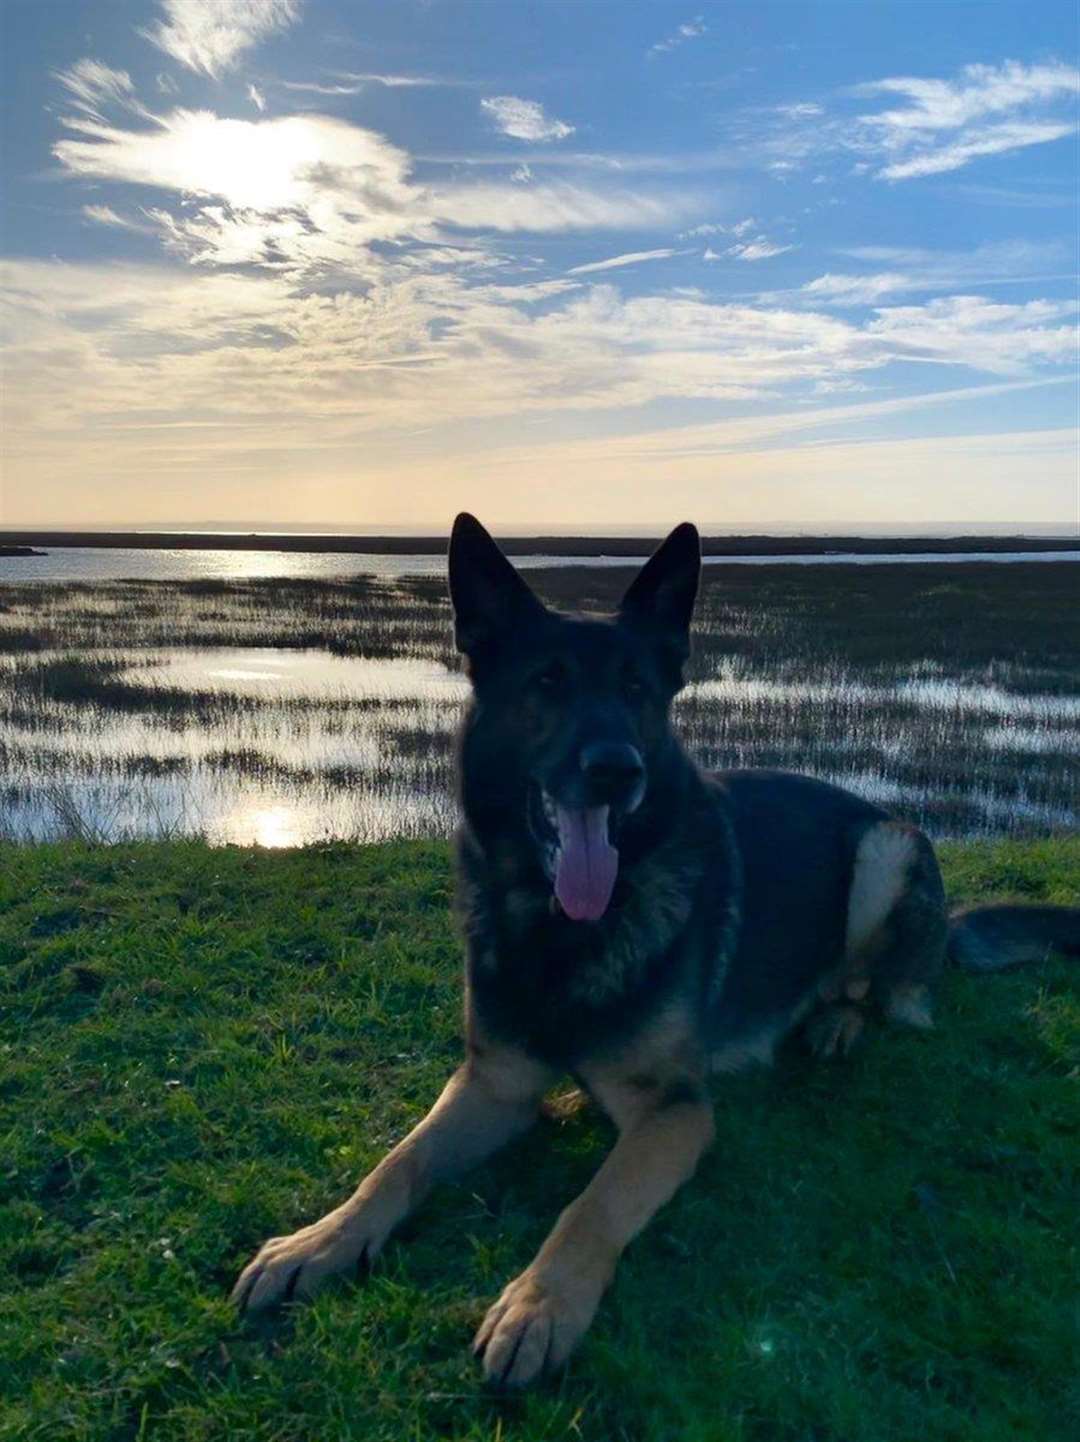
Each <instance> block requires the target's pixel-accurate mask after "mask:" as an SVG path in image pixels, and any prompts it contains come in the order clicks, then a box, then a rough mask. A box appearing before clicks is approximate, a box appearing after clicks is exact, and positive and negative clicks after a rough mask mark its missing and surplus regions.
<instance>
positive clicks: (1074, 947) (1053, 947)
mask: <svg viewBox="0 0 1080 1442" xmlns="http://www.w3.org/2000/svg"><path fill="white" fill-rule="evenodd" d="M1052 952H1061V953H1063V954H1064V955H1066V956H1077V957H1080V908H1078V907H1073V906H973V907H970V908H968V909H966V910H963V911H958V912H955V913H954V914H953V915H952V916H951V917H950V918H949V960H950V961H951V962H952V963H953V965H954V966H959V967H961V968H962V969H963V970H964V971H1001V970H1003V969H1004V968H1005V967H1007V966H1022V965H1023V964H1024V963H1025V962H1031V961H1044V960H1045V959H1046V957H1047V956H1049V955H1050V954H1051V953H1052Z"/></svg>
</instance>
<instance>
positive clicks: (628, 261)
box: [566, 247, 687, 275]
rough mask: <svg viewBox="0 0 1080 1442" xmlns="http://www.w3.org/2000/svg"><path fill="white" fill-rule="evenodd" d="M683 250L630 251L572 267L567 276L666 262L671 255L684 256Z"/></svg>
mask: <svg viewBox="0 0 1080 1442" xmlns="http://www.w3.org/2000/svg"><path fill="white" fill-rule="evenodd" d="M686 254H687V252H686V251H683V250H672V249H671V248H670V247H668V248H665V249H662V250H632V251H628V252H627V253H626V254H625V255H613V256H611V257H610V258H609V259H608V260H592V261H590V262H589V263H588V264H587V265H574V266H571V267H570V269H569V270H568V271H567V272H566V273H567V275H590V274H591V273H592V272H593V271H598V270H620V269H621V268H622V267H623V266H625V265H638V264H640V263H641V262H642V261H644V260H668V259H669V258H670V257H671V256H673V255H686Z"/></svg>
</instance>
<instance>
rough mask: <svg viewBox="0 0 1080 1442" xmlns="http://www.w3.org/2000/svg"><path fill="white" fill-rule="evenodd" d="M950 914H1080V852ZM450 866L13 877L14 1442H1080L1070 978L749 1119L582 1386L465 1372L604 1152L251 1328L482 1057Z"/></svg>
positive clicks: (1069, 848) (1000, 998) (519, 1178)
mask: <svg viewBox="0 0 1080 1442" xmlns="http://www.w3.org/2000/svg"><path fill="white" fill-rule="evenodd" d="M943 850H944V853H945V855H944V859H945V865H946V872H947V877H948V881H949V885H950V890H951V892H952V894H953V897H954V899H955V900H958V901H959V900H970V899H973V898H975V897H979V896H989V895H1012V896H1024V897H1028V898H1030V899H1033V900H1034V899H1043V900H1049V901H1054V900H1057V901H1070V900H1075V897H1076V894H1077V891H1078V890H1080V841H1077V840H1075V839H1074V840H1068V841H1052V842H1051V841H1048V842H1032V843H1022V844H1021V843H1015V842H1014V843H999V844H986V845H972V846H967V847H964V848H958V847H947V848H943ZM448 893H449V868H448V855H447V850H446V848H445V847H444V846H443V845H441V844H404V843H402V844H393V845H388V846H382V847H376V848H368V849H360V848H349V847H345V846H333V847H327V848H319V849H312V850H308V851H303V852H284V853H274V852H259V851H254V850H240V849H227V850H213V849H210V848H207V847H205V846H203V845H200V844H198V843H194V842H191V843H175V844H161V845H156V846H154V845H139V846H120V847H116V848H93V847H86V846H80V845H76V844H63V845H51V846H42V847H36V848H17V847H4V848H0V964H2V974H3V976H4V979H5V986H4V991H3V993H2V995H0V1014H2V1017H3V1022H2V1027H0V1202H2V1211H0V1253H2V1256H0V1264H2V1265H0V1276H2V1277H3V1279H4V1280H3V1283H2V1284H0V1286H2V1287H3V1289H5V1290H6V1291H7V1296H6V1297H4V1298H2V1299H0V1436H3V1437H4V1438H5V1439H8V1438H19V1439H20V1442H23V1439H26V1442H30V1439H49V1442H54V1439H77V1442H83V1439H91V1438H93V1439H106V1438H108V1439H132V1442H134V1439H175V1442H202V1439H207V1442H209V1439H214V1442H218V1439H229V1442H239V1439H256V1438H257V1439H265V1442H269V1439H281V1442H285V1439H288V1442H337V1439H346V1438H348V1439H357V1442H359V1439H363V1442H384V1439H385V1442H428V1439H438V1438H447V1439H450V1438H452V1439H473V1442H479V1439H488V1442H495V1439H506V1442H510V1439H530V1442H539V1439H556V1438H567V1439H576V1442H582V1439H584V1442H671V1439H679V1442H727V1439H731V1442H734V1439H745V1442H750V1439H754V1442H774V1439H775V1442H912V1439H919V1442H922V1439H927V1442H949V1439H975V1438H978V1439H986V1442H997V1439H1006V1438H1008V1439H1017V1442H1020V1439H1022V1442H1036V1439H1038V1442H1050V1439H1057V1438H1060V1439H1064V1438H1066V1437H1074V1436H1076V1435H1077V1427H1078V1426H1080V1415H1078V1395H1077V1366H1076V1360H1077V1356H1078V1355H1080V1354H1078V1351H1077V1333H1076V1315H1075V1307H1076V1297H1077V1293H1078V1268H1077V1229H1076V1219H1077V1216H1078V1215H1080V1205H1078V1202H1080V1198H1078V1196H1077V1190H1076V1171H1077V1160H1078V1152H1080V1109H1078V1107H1077V1098H1076V1081H1077V1076H1078V1074H1080V1054H1078V1053H1080V1047H1078V1036H1080V1026H1078V1021H1080V1001H1078V996H1077V991H1076V970H1075V963H1073V964H1071V969H1070V963H1068V962H1064V961H1048V962H1047V963H1045V964H1044V965H1042V966H1040V967H1037V968H1033V969H1030V970H1028V971H1026V972H1023V973H1019V974H1015V975H1000V976H995V977H990V978H979V979H976V978H971V977H967V976H961V975H951V976H950V977H949V978H948V980H947V982H946V984H945V985H944V987H943V989H942V995H941V1000H940V1006H939V1023H938V1029H937V1030H936V1031H935V1032H933V1033H931V1034H929V1035H917V1034H913V1033H901V1032H891V1033H888V1034H883V1035H880V1036H875V1037H874V1038H873V1040H872V1044H871V1045H869V1046H867V1047H866V1048H865V1049H864V1050H863V1051H862V1052H861V1053H860V1054H859V1055H858V1056H857V1057H856V1058H854V1059H853V1060H852V1061H850V1062H848V1063H842V1064H834V1065H824V1066H818V1067H814V1066H811V1065H809V1064H808V1063H806V1062H804V1061H803V1060H802V1059H801V1058H799V1057H788V1058H786V1059H784V1060H783V1061H782V1062H781V1064H780V1065H779V1066H778V1067H777V1068H776V1069H775V1070H774V1071H772V1072H771V1073H767V1074H761V1075H757V1076H746V1077H741V1078H735V1079H732V1080H728V1081H723V1082H719V1083H718V1084H717V1086H716V1098H717V1113H718V1137H719V1140H718V1142H717V1145H716V1147H715V1149H714V1150H713V1152H712V1153H711V1155H710V1156H709V1158H708V1159H707V1160H706V1162H705V1163H704V1164H703V1166H702V1168H701V1170H700V1172H699V1175H698V1176H697V1178H696V1179H695V1181H694V1182H693V1183H691V1185H689V1186H688V1187H687V1188H686V1189H685V1190H684V1191H683V1192H682V1193H681V1194H680V1196H679V1197H678V1198H677V1199H676V1200H675V1202H674V1203H672V1205H671V1206H670V1207H668V1208H667V1209H666V1210H665V1211H664V1212H663V1213H661V1215H660V1217H659V1218H658V1219H657V1221H656V1222H655V1224H654V1225H653V1227H652V1228H651V1229H650V1230H649V1231H648V1232H647V1233H646V1235H645V1236H644V1237H643V1238H642V1239H640V1240H639V1241H638V1242H637V1243H636V1244H635V1245H634V1246H633V1247H632V1248H631V1249H630V1251H629V1253H628V1254H627V1256H626V1258H625V1260H624V1262H623V1265H622V1268H621V1270H620V1273H619V1276H618V1279H617V1281H616V1283H615V1285H614V1287H613V1289H612V1291H611V1292H610V1293H609V1295H608V1297H607V1299H606V1301H605V1303H604V1305H603V1307H602V1309H601V1312H600V1314H599V1316H598V1319H597V1322H596V1324H595V1326H594V1328H593V1330H592V1332H591V1334H590V1336H589V1337H588V1338H587V1340H586V1342H585V1344H584V1346H583V1347H582V1349H581V1351H580V1352H579V1354H578V1355H577V1356H576V1358H575V1359H574V1361H573V1362H572V1364H571V1366H570V1368H569V1370H568V1371H567V1372H566V1373H565V1374H564V1375H563V1376H562V1377H561V1378H557V1379H555V1380H554V1381H552V1382H549V1383H547V1384H545V1385H544V1386H543V1387H541V1388H540V1389H539V1390H537V1391H536V1392H534V1393H532V1394H529V1395H526V1396H524V1397H520V1398H512V1399H503V1398H500V1397H498V1396H494V1395H492V1394H490V1393H488V1392H485V1390H484V1389H483V1388H482V1387H481V1385H480V1383H479V1379H478V1375H477V1372H476V1371H475V1369H474V1366H473V1364H472V1362H471V1360H470V1359H469V1357H468V1353H467V1344H468V1341H469V1339H470V1335H471V1331H472V1329H473V1328H474V1327H475V1325H476V1324H477V1323H478V1322H479V1320H480V1317H481V1315H482V1313H483V1311H484V1309H485V1306H486V1303H487V1301H489V1300H490V1299H491V1298H492V1297H493V1295H494V1294H495V1293H496V1292H497V1291H498V1290H499V1289H500V1287H501V1286H502V1284H503V1283H504V1282H505V1281H506V1280H508V1279H509V1278H510V1277H511V1276H513V1275H515V1274H516V1273H517V1272H518V1271H519V1270H520V1269H521V1267H522V1266H524V1265H525V1263H526V1262H527V1261H528V1260H529V1258H530V1256H531V1255H532V1253H533V1251H534V1249H535V1248H536V1246H537V1245H538V1244H539V1242H540V1240H541V1239H542V1237H543V1236H544V1234H545V1231H546V1229H547V1227H548V1226H549V1225H550V1223H551V1221H552V1220H553V1218H554V1217H555V1215H556V1214H557V1212H558V1211H559V1209H560V1207H561V1206H562V1205H563V1204H564V1203H565V1202H566V1201H567V1200H568V1199H569V1198H570V1197H571V1196H572V1195H573V1194H574V1193H575V1192H576V1191H577V1190H578V1189H579V1188H580V1187H581V1186H582V1185H583V1184H584V1182H585V1181H586V1179H587V1178H588V1176H589V1175H590V1174H591V1172H592V1171H593V1169H594V1168H595V1167H596V1165H597V1164H598V1161H599V1159H600V1156H601V1154H602V1152H603V1149H604V1148H605V1146H607V1145H608V1141H609V1134H608V1129H607V1127H606V1125H605V1124H604V1123H603V1122H602V1121H600V1120H598V1119H597V1118H596V1117H594V1116H591V1115H585V1116H581V1117H578V1118H576V1119H574V1120H571V1121H568V1122H564V1123H562V1124H556V1123H554V1122H545V1123H542V1124H541V1126H540V1127H539V1128H538V1129H537V1131H536V1132H535V1133H534V1134H533V1135H532V1136H531V1137H530V1138H528V1139H527V1140H526V1141H525V1142H524V1143H522V1144H519V1145H518V1146H516V1147H515V1148H513V1149H511V1150H510V1151H509V1152H508V1153H506V1154H505V1155H504V1156H503V1157H502V1158H501V1159H500V1160H498V1161H496V1162H494V1163H492V1164H491V1165H489V1166H487V1167H485V1168H483V1169H482V1170H480V1171H479V1172H477V1173H475V1174H474V1175H473V1176H472V1177H470V1178H469V1179H467V1180H466V1181H465V1182H464V1184H462V1185H460V1186H456V1187H446V1188H443V1189H442V1190H440V1191H439V1192H438V1193H436V1194H435V1195H434V1196H433V1197H432V1198H431V1200H430V1201H429V1203H428V1204H427V1205H426V1206H425V1208H424V1209H423V1210H422V1212H421V1213H420V1215H419V1216H418V1217H417V1218H416V1219H415V1221H414V1222H413V1223H410V1225H409V1227H408V1228H407V1230H406V1232H405V1234H404V1235H403V1236H402V1237H401V1238H400V1240H398V1241H396V1242H392V1243H391V1244H390V1246H389V1247H388V1248H387V1251H386V1253H385V1255H384V1258H383V1259H382V1261H381V1262H380V1263H379V1264H378V1266H377V1267H376V1270H375V1274H374V1276H373V1277H372V1278H371V1279H370V1281H369V1282H368V1283H367V1284H366V1285H365V1286H364V1287H359V1286H356V1285H341V1286H337V1287H335V1288H332V1289H331V1290H330V1291H328V1292H327V1293H325V1294H324V1295H322V1296H321V1297H320V1298H319V1299H318V1300H317V1301H316V1302H315V1303H314V1304H313V1305H310V1306H303V1307H297V1308H293V1309H291V1310H290V1311H289V1312H287V1313H286V1314H283V1315H279V1316H278V1317H276V1318H272V1319H270V1320H268V1321H263V1322H259V1323H257V1324H246V1325H241V1324H240V1323H239V1322H238V1321H237V1318H236V1317H235V1315H234V1314H233V1312H232V1311H231V1309H230V1307H229V1306H228V1304H227V1302H226V1300H225V1298H226V1294H227V1291H228V1288H229V1286H230V1285H231V1283H232V1281H233V1279H234V1276H235V1274H236V1272H237V1271H238V1269H239V1268H240V1267H241V1265H242V1264H243V1263H244V1262H245V1261H246V1260H247V1259H248V1257H249V1256H250V1255H251V1253H252V1251H253V1250H254V1248H255V1247H256V1246H257V1245H258V1244H259V1243H260V1242H261V1241H262V1240H263V1239H264V1238H265V1237H266V1236H268V1235H271V1234H273V1233H279V1232H282V1231H286V1230H289V1229H291V1228H292V1227H294V1226H296V1225H298V1224H300V1223H302V1222H304V1221H308V1220H311V1219H313V1218H314V1217H315V1216H317V1215H318V1214H319V1213H321V1212H322V1211H323V1210H324V1209H325V1208H326V1207H327V1206H329V1205H330V1204H332V1203H335V1202H337V1201H338V1200H340V1199H341V1198H342V1197H343V1196H344V1195H345V1194H346V1193H347V1192H348V1191H349V1190H351V1187H352V1185H353V1184H354V1182H355V1180H356V1179H357V1177H358V1176H359V1175H360V1174H361V1173H362V1172H363V1171H365V1170H366V1169H367V1168H368V1167H369V1166H370V1165H372V1164H373V1163H374V1162H375V1161H377V1160H378V1158H379V1156H380V1155H381V1154H382V1152H383V1151H384V1150H385V1149H386V1148H387V1146H388V1145H389V1144H390V1143H392V1142H393V1141H394V1140H395V1139H396V1138H398V1137H400V1136H401V1135H402V1134H403V1133H404V1132H405V1131H406V1129H407V1128H408V1127H409V1126H410V1124H411V1123H412V1122H414V1121H415V1120H416V1119H417V1118H418V1117H419V1116H420V1115H421V1114H422V1113H423V1111H424V1110H425V1108H426V1106H427V1105H428V1103H429V1102H430V1101H431V1100H432V1099H433V1097H434V1096H435V1095H436V1093H437V1091H438V1089H439V1087H440V1085H441V1083H442V1081H443V1079H444V1078H445V1076H446V1074H447V1073H448V1072H449V1071H450V1069H451V1068H452V1067H453V1066H454V1065H455V1064H456V1061H457V1058H458V1054H459V1040H458V1038H459V1018H460V987H459V953H458V945H457V942H456V940H455V938H454V935H453V932H452V930H451V927H450V925H449V921H448V915H447V902H448Z"/></svg>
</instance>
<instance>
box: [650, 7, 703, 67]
mask: <svg viewBox="0 0 1080 1442" xmlns="http://www.w3.org/2000/svg"><path fill="white" fill-rule="evenodd" d="M708 29H709V27H708V26H707V25H706V24H705V17H704V15H696V16H695V17H694V19H693V20H686V21H684V22H683V24H681V25H679V26H676V28H675V29H674V30H673V31H672V32H671V34H670V35H667V36H665V37H664V39H663V40H658V41H657V42H656V44H655V45H650V46H649V48H648V50H647V51H646V52H645V54H646V55H647V56H648V57H649V58H650V59H651V58H652V57H653V56H654V55H664V54H666V53H667V52H668V51H669V50H677V49H678V48H679V46H680V45H685V44H686V42H687V41H688V40H698V39H700V37H701V36H702V35H705V34H706V33H707V32H708Z"/></svg>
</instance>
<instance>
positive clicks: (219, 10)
mask: <svg viewBox="0 0 1080 1442" xmlns="http://www.w3.org/2000/svg"><path fill="white" fill-rule="evenodd" d="M161 3H162V8H163V10H164V12H165V18H164V19H163V20H159V21H158V22H157V23H156V24H155V25H152V26H149V27H147V28H145V29H143V30H141V31H140V34H141V35H143V36H144V37H145V38H146V39H147V40H149V41H151V43H152V44H154V45H156V46H157V47H158V49H159V50H163V51H164V52H165V54H166V55H170V56H171V57H172V58H173V59H174V60H177V61H179V62H180V64H181V65H186V66H187V68H188V69H189V70H196V71H200V72H201V73H202V74H204V75H209V76H211V77H213V78H215V79H216V78H217V77H219V76H220V75H222V74H223V73H224V72H225V71H226V70H231V69H232V67H233V66H234V65H236V64H237V62H238V61H239V59H240V56H241V55H242V54H243V53H244V51H245V50H250V49H251V47H252V46H253V45H257V44H258V43H259V41H260V40H264V39H266V37H267V36H269V35H273V34H274V33H275V32H276V31H279V30H284V29H286V28H287V27H288V26H290V25H291V24H293V22H294V21H295V20H297V19H298V18H299V15H300V7H301V0H161Z"/></svg>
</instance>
